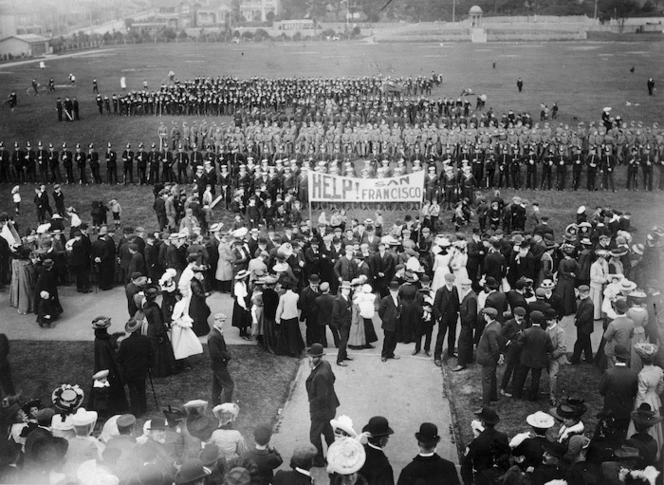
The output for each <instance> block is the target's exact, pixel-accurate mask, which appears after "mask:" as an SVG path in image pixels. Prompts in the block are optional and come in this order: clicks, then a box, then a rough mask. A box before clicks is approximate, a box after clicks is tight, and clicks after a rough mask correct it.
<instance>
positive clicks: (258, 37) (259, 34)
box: [254, 29, 270, 42]
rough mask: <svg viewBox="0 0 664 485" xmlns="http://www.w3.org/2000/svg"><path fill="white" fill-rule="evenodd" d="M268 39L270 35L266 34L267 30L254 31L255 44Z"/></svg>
mask: <svg viewBox="0 0 664 485" xmlns="http://www.w3.org/2000/svg"><path fill="white" fill-rule="evenodd" d="M269 38H270V34H268V33H267V30H265V29H256V32H254V40H255V41H256V42H262V41H264V40H266V39H269Z"/></svg>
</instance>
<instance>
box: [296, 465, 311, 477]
mask: <svg viewBox="0 0 664 485" xmlns="http://www.w3.org/2000/svg"><path fill="white" fill-rule="evenodd" d="M295 471H296V472H298V473H301V474H302V475H306V476H307V477H311V473H309V471H307V470H303V469H302V468H300V467H298V466H296V467H295Z"/></svg>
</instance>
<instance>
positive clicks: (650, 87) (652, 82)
mask: <svg viewBox="0 0 664 485" xmlns="http://www.w3.org/2000/svg"><path fill="white" fill-rule="evenodd" d="M654 90H655V80H654V79H653V78H651V77H650V78H648V94H649V95H650V96H652V92H653V91H654Z"/></svg>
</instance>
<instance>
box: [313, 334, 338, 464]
mask: <svg viewBox="0 0 664 485" xmlns="http://www.w3.org/2000/svg"><path fill="white" fill-rule="evenodd" d="M324 355H325V352H324V351H323V346H322V345H321V344H313V345H312V346H311V348H310V349H309V365H310V367H311V374H309V377H307V381H306V384H305V385H306V388H307V396H308V398H309V415H310V416H311V428H310V429H309V440H310V441H311V444H313V445H314V446H315V447H316V450H317V455H316V458H315V459H314V466H325V459H324V458H323V442H322V440H321V435H323V436H324V437H325V442H326V443H327V446H330V445H331V444H332V443H334V430H333V429H332V425H331V424H330V420H331V419H334V416H336V414H337V407H339V404H340V403H339V399H338V398H337V394H336V392H335V391H334V381H335V380H336V378H335V376H334V372H332V367H330V363H329V362H327V361H326V360H323V356H324Z"/></svg>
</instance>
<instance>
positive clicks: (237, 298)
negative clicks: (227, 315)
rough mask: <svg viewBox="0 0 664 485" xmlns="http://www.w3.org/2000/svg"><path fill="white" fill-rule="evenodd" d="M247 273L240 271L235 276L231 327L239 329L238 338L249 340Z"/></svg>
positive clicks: (249, 317)
mask: <svg viewBox="0 0 664 485" xmlns="http://www.w3.org/2000/svg"><path fill="white" fill-rule="evenodd" d="M248 279H249V272H248V271H247V270H244V269H243V270H240V271H238V273H237V274H236V275H235V287H234V289H233V297H234V304H233V320H232V325H233V326H234V327H236V328H238V329H240V338H242V339H244V340H251V336H250V335H249V329H250V328H251V313H250V308H249V288H248V286H247V280H248Z"/></svg>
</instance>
